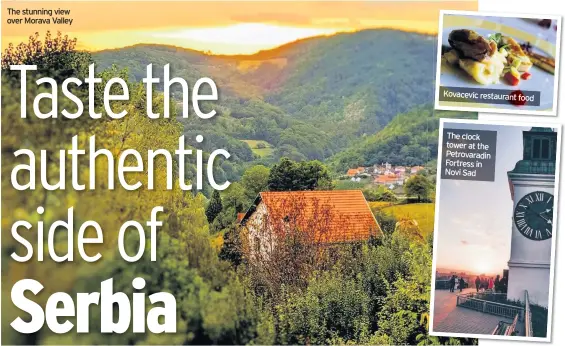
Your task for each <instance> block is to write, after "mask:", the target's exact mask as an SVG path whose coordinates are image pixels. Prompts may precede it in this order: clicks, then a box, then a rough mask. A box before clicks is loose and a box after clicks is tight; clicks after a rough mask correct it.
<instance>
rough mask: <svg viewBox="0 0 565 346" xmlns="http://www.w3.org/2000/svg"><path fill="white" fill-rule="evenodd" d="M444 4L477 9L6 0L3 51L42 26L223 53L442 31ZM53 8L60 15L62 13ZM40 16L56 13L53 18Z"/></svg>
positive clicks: (88, 38)
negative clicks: (35, 20)
mask: <svg viewBox="0 0 565 346" xmlns="http://www.w3.org/2000/svg"><path fill="white" fill-rule="evenodd" d="M8 8H15V9H20V10H24V9H53V10H55V9H58V8H63V9H68V10H70V11H71V13H70V15H69V16H68V18H71V19H73V22H72V25H70V26H69V25H68V24H49V25H45V24H41V25H40V24H20V25H13V24H12V25H9V24H7V19H8V18H23V17H24V16H19V17H16V16H9V15H8ZM440 9H450V10H476V9H477V2H476V1H363V2H355V1H342V2H320V1H318V2H294V1H293V2H290V1H284V2H273V1H271V2H267V1H261V2H257V1H256V2H236V1H223V2H209V1H205V2H202V1H201V2H154V1H145V2H141V1H138V2H131V1H130V2H83V1H75V2H51V1H34V2H26V1H21V0H18V1H3V2H2V48H3V49H4V48H5V47H7V45H8V44H9V43H10V42H12V43H19V42H22V41H27V37H28V36H29V35H30V34H32V33H34V32H36V31H39V32H40V33H43V32H44V31H46V30H51V31H52V32H55V31H61V32H63V33H65V34H69V35H70V36H71V37H77V38H78V41H79V48H81V49H86V50H102V49H108V48H119V47H124V46H130V45H133V44H137V43H158V44H170V45H175V46H179V47H184V48H190V49H196V50H201V51H210V52H212V53H217V54H251V53H255V52H257V51H259V50H262V49H270V48H274V47H277V46H280V45H282V44H285V43H289V42H293V41H295V40H298V39H301V38H306V37H312V36H319V35H331V34H334V33H336V32H347V31H356V30H362V29H367V28H383V27H386V28H396V29H402V30H409V31H418V32H425V33H436V32H437V27H438V18H439V10H440ZM56 16H57V15H55V14H54V13H53V17H56ZM40 18H49V16H48V15H45V16H40Z"/></svg>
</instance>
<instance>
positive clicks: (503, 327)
mask: <svg viewBox="0 0 565 346" xmlns="http://www.w3.org/2000/svg"><path fill="white" fill-rule="evenodd" d="M519 316H520V315H518V314H516V316H514V320H512V323H507V322H504V321H500V322H498V324H497V325H496V327H495V328H494V330H493V331H492V333H491V334H492V335H505V336H509V335H514V332H515V331H516V325H517V324H518V319H519Z"/></svg>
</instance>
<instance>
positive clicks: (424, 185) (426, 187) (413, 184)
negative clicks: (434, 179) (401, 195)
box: [404, 174, 432, 202]
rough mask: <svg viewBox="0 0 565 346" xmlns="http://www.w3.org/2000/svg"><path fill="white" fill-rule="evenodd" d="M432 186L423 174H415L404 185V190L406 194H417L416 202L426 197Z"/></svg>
mask: <svg viewBox="0 0 565 346" xmlns="http://www.w3.org/2000/svg"><path fill="white" fill-rule="evenodd" d="M431 188H432V186H431V184H430V182H429V181H428V179H426V177H424V176H423V175H419V174H416V175H414V176H413V177H411V178H410V179H408V181H407V182H406V184H405V185H404V192H405V193H406V195H408V196H417V197H418V202H421V200H422V199H426V198H427V197H428V195H429V193H430V189H431Z"/></svg>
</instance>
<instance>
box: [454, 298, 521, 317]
mask: <svg viewBox="0 0 565 346" xmlns="http://www.w3.org/2000/svg"><path fill="white" fill-rule="evenodd" d="M505 298H506V294H505V293H494V292H478V293H465V294H458V295H457V306H461V307H464V308H468V309H472V310H476V311H480V312H484V313H487V314H491V315H496V316H502V317H505V318H508V319H514V318H515V317H516V316H518V320H519V321H523V320H524V315H525V308H524V307H523V306H518V305H512V304H508V303H499V302H497V301H495V300H498V299H500V300H502V301H505Z"/></svg>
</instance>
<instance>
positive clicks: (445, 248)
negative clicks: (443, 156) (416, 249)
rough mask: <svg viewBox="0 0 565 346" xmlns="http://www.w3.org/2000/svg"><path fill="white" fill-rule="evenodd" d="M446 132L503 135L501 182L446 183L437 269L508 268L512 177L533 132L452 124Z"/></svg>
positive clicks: (498, 176) (498, 154)
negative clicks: (524, 136)
mask: <svg viewBox="0 0 565 346" xmlns="http://www.w3.org/2000/svg"><path fill="white" fill-rule="evenodd" d="M445 128H451V129H477V130H490V131H497V138H496V141H497V145H496V166H495V181H494V182H482V181H470V180H451V179H442V180H441V186H440V199H439V215H440V218H439V223H438V239H437V242H438V243H437V256H438V257H437V262H436V267H437V269H438V270H440V271H441V269H453V270H457V271H459V270H463V271H466V272H467V273H474V274H483V273H484V274H501V273H502V270H503V269H506V268H508V260H509V259H510V242H511V236H512V208H513V203H512V197H511V195H510V188H509V185H508V176H507V172H508V171H510V170H512V169H514V166H515V164H516V162H517V161H519V160H521V159H522V155H523V154H522V147H523V144H522V131H527V130H529V129H530V127H518V126H493V125H476V124H471V125H469V124H455V123H450V124H448V123H446V124H445Z"/></svg>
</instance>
